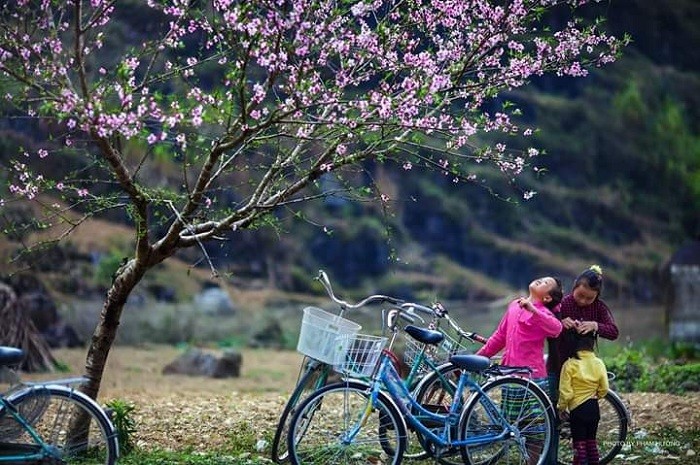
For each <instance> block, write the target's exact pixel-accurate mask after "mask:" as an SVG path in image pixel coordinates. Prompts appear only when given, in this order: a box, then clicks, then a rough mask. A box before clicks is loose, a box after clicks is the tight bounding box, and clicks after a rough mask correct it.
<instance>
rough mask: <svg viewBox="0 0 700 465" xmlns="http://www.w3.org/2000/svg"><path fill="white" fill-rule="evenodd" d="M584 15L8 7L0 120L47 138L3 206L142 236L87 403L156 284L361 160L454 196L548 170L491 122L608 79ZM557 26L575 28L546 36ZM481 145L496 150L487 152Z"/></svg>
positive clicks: (456, 1) (94, 1) (183, 2)
mask: <svg viewBox="0 0 700 465" xmlns="http://www.w3.org/2000/svg"><path fill="white" fill-rule="evenodd" d="M586 3H587V1H586V0H498V1H495V0H491V1H487V0H357V1H337V0H335V1H331V0H294V1H288V0H257V1H247V2H244V1H240V0H238V1H237V0H212V1H210V2H205V1H197V0H143V1H138V0H131V1H116V0H10V1H7V2H3V4H2V6H0V23H1V24H0V75H1V76H2V81H1V82H2V85H3V89H4V91H5V92H6V95H5V98H6V101H7V105H6V106H5V107H6V108H10V106H11V108H12V110H11V111H12V112H13V115H15V116H16V115H24V116H26V117H28V118H29V120H30V121H32V120H33V121H35V122H37V123H38V124H40V125H41V127H42V130H43V131H45V132H46V135H47V137H46V143H45V146H43V147H41V148H40V149H38V150H26V149H25V150H20V151H19V153H17V154H16V155H13V156H12V157H11V159H12V160H11V165H10V167H9V168H10V171H11V172H12V174H13V177H12V178H11V181H10V182H9V185H8V188H9V190H8V191H7V192H4V193H3V194H2V198H3V202H9V201H11V199H16V198H24V199H30V200H38V199H39V198H42V199H44V198H47V197H46V196H49V197H50V198H54V199H56V202H55V203H51V202H49V203H46V202H45V201H44V206H45V207H46V208H49V209H51V210H52V211H53V213H54V215H55V216H54V218H55V221H56V222H59V221H60V219H64V220H65V221H66V222H65V223H64V224H65V229H64V230H63V231H64V233H63V234H68V233H69V232H70V231H71V229H72V228H73V227H74V226H75V225H76V224H77V223H78V221H76V220H74V219H72V220H67V218H68V216H67V215H66V212H65V210H66V209H72V210H75V211H76V212H79V213H80V214H81V215H83V216H87V215H95V214H97V213H98V212H99V211H104V210H106V209H122V210H124V211H126V212H127V214H128V215H129V218H130V220H131V222H132V225H133V230H134V243H135V246H134V250H133V254H132V255H131V257H130V258H129V259H128V261H127V262H126V263H125V264H124V265H123V266H122V267H121V268H119V270H118V272H117V273H116V274H115V276H114V280H113V282H112V284H111V287H110V288H109V290H108V292H107V294H106V297H105V301H104V305H103V309H102V313H101V318H100V321H99V323H98V325H97V327H96V329H95V332H94V335H93V337H92V341H91V344H90V347H89V350H88V355H87V360H86V367H85V370H86V377H87V379H88V381H87V382H86V383H85V384H84V385H83V386H82V387H81V389H82V390H83V391H84V392H86V393H87V394H88V395H91V396H93V397H96V396H97V393H98V392H99V388H100V382H101V379H102V374H103V371H104V367H105V363H106V360H107V357H108V354H109V350H110V348H111V346H112V343H113V341H114V339H115V336H116V331H117V327H118V325H119V320H120V316H121V313H122V309H123V307H124V304H125V302H126V300H127V297H128V296H129V294H130V293H131V291H132V290H133V289H134V287H135V286H136V285H137V284H138V283H139V281H140V280H141V279H142V278H143V277H144V274H145V273H147V272H148V271H149V270H150V269H152V268H153V267H154V266H156V265H157V264H159V263H161V262H163V261H164V260H166V259H167V258H169V257H172V256H173V255H174V254H175V253H176V252H178V251H179V250H182V249H185V248H192V247H199V248H202V244H203V243H204V242H206V241H211V240H215V239H217V238H221V237H224V236H228V237H230V238H232V240H235V236H236V233H237V232H239V231H242V230H244V229H246V228H250V227H254V226H257V225H259V224H260V223H261V222H263V221H265V220H266V219H268V218H270V216H271V215H273V214H274V213H275V212H276V211H277V210H278V209H280V208H282V207H286V208H290V209H294V208H295V207H296V206H298V205H301V203H302V202H304V201H309V200H311V199H313V198H318V197H321V196H324V195H329V194H330V193H331V191H329V190H327V189H325V190H324V184H323V183H322V182H321V181H322V180H323V179H324V178H325V177H335V178H337V179H345V180H346V181H345V182H346V184H345V185H352V184H353V180H352V176H351V174H352V169H356V168H361V167H362V163H363V162H364V161H366V160H376V161H379V162H385V161H392V162H395V163H398V165H399V166H400V167H403V169H404V170H405V171H406V173H405V174H406V175H412V174H413V175H415V174H414V172H415V171H416V170H413V168H414V167H417V166H420V167H432V168H434V169H436V170H438V171H439V172H442V173H444V174H445V175H446V176H449V177H450V178H451V179H452V180H454V181H455V182H471V181H475V180H476V174H475V173H476V171H475V167H478V169H484V167H486V166H490V167H492V168H493V169H494V170H495V171H496V172H498V173H502V174H503V175H504V176H506V177H507V178H514V177H516V176H517V175H519V174H520V173H522V172H523V171H524V170H529V169H538V167H537V163H536V161H537V158H536V155H537V154H538V150H537V148H535V147H531V148H528V149H525V150H522V149H520V150H514V149H513V148H511V145H512V144H510V141H512V140H513V138H517V139H518V140H522V139H525V140H527V137H528V136H529V135H531V134H532V131H533V130H534V128H531V127H526V126H522V125H520V124H518V122H517V120H518V119H517V116H518V109H517V108H516V107H514V106H512V105H507V104H504V105H500V106H497V105H495V103H494V102H496V97H498V96H500V95H502V94H503V93H504V92H508V91H510V90H513V89H516V88H518V87H521V86H523V85H525V84H526V83H528V82H529V81H530V80H531V79H532V78H533V77H535V76H541V75H543V74H546V73H552V74H556V75H559V76H574V77H585V76H586V75H587V73H588V70H589V69H590V68H591V67H596V66H601V65H604V64H606V63H610V62H612V61H613V60H614V59H615V57H616V56H617V55H618V54H619V53H620V48H621V47H622V46H623V45H624V44H625V42H626V38H615V37H611V36H609V35H607V34H606V33H605V32H604V31H603V30H602V29H601V27H600V24H599V23H597V22H588V23H586V22H583V21H581V20H579V19H576V17H577V16H578V15H577V9H578V8H580V7H583V6H584V4H586ZM553 9H558V11H562V9H565V10H564V11H567V12H568V13H570V15H569V16H570V18H571V19H570V20H569V21H568V22H565V23H563V24H557V23H556V22H553V21H548V14H549V13H550V12H551V11H552V10H553ZM560 16H561V15H559V16H558V17H560ZM130 17H131V18H133V19H132V20H131V22H130V23H129V24H131V27H133V29H130V30H125V28H124V18H130ZM118 20H119V21H118ZM119 25H121V26H119ZM486 132H488V133H490V137H489V140H491V141H492V142H491V143H489V144H483V143H479V140H480V139H479V135H480V134H484V133H486ZM493 141H495V142H493ZM519 146H520V147H522V146H523V145H522V144H521V145H519ZM525 146H527V144H525ZM61 157H63V158H65V159H66V160H76V159H83V160H85V161H86V164H88V161H89V164H90V166H91V167H92V168H91V169H92V171H91V174H90V176H78V175H76V173H75V172H70V171H66V172H64V173H56V170H52V171H53V172H44V171H42V166H44V164H45V161H46V159H48V158H54V159H55V158H61ZM164 159H165V160H169V161H170V162H171V163H176V164H177V165H178V166H180V172H181V177H180V178H179V181H178V182H177V183H175V184H169V185H170V186H173V185H175V186H177V187H175V188H173V187H168V185H163V184H162V183H159V182H157V180H154V179H153V177H148V176H144V175H143V174H144V173H145V172H146V171H147V170H148V169H149V166H153V165H154V164H157V163H158V162H159V161H162V160H164ZM54 166H55V165H54ZM335 185H340V186H342V185H344V184H343V183H335ZM532 195H534V193H533V192H525V193H524V196H525V197H526V198H527V197H530V196H532ZM380 200H383V201H386V200H388V198H387V196H386V195H383V196H381V199H380ZM0 208H1V207H0ZM71 218H72V217H71ZM202 250H204V249H203V248H202Z"/></svg>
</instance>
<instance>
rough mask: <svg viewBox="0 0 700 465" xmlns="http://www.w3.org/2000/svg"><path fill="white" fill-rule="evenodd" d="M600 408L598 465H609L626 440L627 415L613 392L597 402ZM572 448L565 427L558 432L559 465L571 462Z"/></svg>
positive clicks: (568, 433) (597, 435)
mask: <svg viewBox="0 0 700 465" xmlns="http://www.w3.org/2000/svg"><path fill="white" fill-rule="evenodd" d="M598 405H599V406H600V422H599V423H598V434H596V440H597V441H598V454H599V456H600V465H605V464H607V463H610V461H611V460H612V459H614V458H615V456H616V455H617V454H618V453H619V452H620V450H621V449H622V446H623V445H624V442H625V440H626V439H627V429H628V426H629V414H628V413H627V408H626V407H625V404H624V403H623V402H622V399H620V396H618V395H617V394H616V393H615V392H613V391H608V394H607V395H606V396H605V397H603V398H602V399H600V400H599V401H598ZM573 455H574V454H573V448H572V445H571V429H570V428H569V427H568V424H566V426H564V427H562V428H560V430H559V455H558V456H557V460H558V462H559V463H560V464H562V465H566V464H570V463H571V462H572V460H573Z"/></svg>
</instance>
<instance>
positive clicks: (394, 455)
mask: <svg viewBox="0 0 700 465" xmlns="http://www.w3.org/2000/svg"><path fill="white" fill-rule="evenodd" d="M380 431H381V432H382V433H381V434H380ZM287 439H288V444H287V447H288V449H289V458H290V460H291V462H292V463H293V464H294V465H300V464H304V465H308V464H318V465H326V464H334V465H336V464H358V463H371V464H375V463H376V464H378V463H381V464H392V465H398V464H400V463H401V459H402V456H403V453H404V449H405V446H406V426H405V425H404V422H403V418H402V417H401V414H400V412H399V410H398V409H397V408H396V406H395V405H394V403H393V402H391V400H390V399H389V398H388V396H387V395H386V394H384V393H381V392H380V393H379V396H378V398H377V400H376V402H374V403H372V400H371V398H370V387H369V386H368V385H367V384H365V383H361V382H357V381H348V382H341V383H336V384H330V385H328V386H326V387H324V388H322V389H320V390H318V391H316V392H315V393H314V394H311V395H310V396H309V397H308V398H307V399H306V400H305V401H304V402H303V403H302V404H301V405H300V406H299V408H298V409H297V411H296V412H295V414H294V417H293V418H292V421H291V423H290V426H289V435H288V437H287Z"/></svg>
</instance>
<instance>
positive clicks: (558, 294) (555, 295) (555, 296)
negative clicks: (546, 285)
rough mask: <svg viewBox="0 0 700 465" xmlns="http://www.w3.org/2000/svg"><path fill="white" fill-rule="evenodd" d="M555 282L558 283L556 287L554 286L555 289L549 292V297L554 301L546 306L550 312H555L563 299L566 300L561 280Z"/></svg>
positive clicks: (556, 279)
mask: <svg viewBox="0 0 700 465" xmlns="http://www.w3.org/2000/svg"><path fill="white" fill-rule="evenodd" d="M554 282H555V283H556V286H554V288H553V289H552V290H550V291H549V297H551V298H552V300H550V301H549V302H547V303H545V304H544V306H545V307H547V308H548V309H550V310H553V309H554V307H556V306H557V305H559V302H561V299H563V298H564V291H563V290H562V285H561V279H559V278H554Z"/></svg>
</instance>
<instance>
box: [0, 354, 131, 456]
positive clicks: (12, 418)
mask: <svg viewBox="0 0 700 465" xmlns="http://www.w3.org/2000/svg"><path fill="white" fill-rule="evenodd" d="M23 358H24V352H23V351H22V350H21V349H17V348H14V347H2V346H0V367H11V366H14V365H16V364H18V363H19V362H21V361H22V359H23ZM83 381H84V378H70V379H62V380H53V381H46V382H41V383H21V384H18V385H15V386H13V387H12V388H10V389H9V390H8V391H7V392H5V393H2V394H0V464H3V463H11V464H13V465H20V464H32V465H37V464H43V465H77V464H81V465H88V464H92V465H98V464H102V465H114V464H116V463H117V459H118V455H119V444H118V439H117V433H116V431H115V429H114V426H113V425H112V422H111V421H110V419H109V416H108V415H107V413H106V412H105V410H104V409H103V408H102V407H101V406H100V405H99V404H97V403H96V402H95V401H94V400H92V399H91V398H89V397H88V396H86V395H85V394H83V393H81V392H79V391H77V390H75V389H73V388H72V387H70V386H71V385H73V384H77V383H80V382H83ZM69 433H72V434H71V435H70V436H69Z"/></svg>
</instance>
